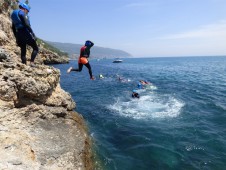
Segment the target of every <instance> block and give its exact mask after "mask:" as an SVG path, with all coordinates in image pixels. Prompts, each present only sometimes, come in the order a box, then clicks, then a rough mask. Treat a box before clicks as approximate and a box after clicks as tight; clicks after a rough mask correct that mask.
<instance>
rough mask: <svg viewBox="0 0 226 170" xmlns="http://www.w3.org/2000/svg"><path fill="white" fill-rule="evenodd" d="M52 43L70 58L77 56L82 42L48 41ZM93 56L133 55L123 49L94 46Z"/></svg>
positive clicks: (123, 56)
mask: <svg viewBox="0 0 226 170" xmlns="http://www.w3.org/2000/svg"><path fill="white" fill-rule="evenodd" d="M46 42H47V43H49V44H50V45H52V46H54V47H56V48H58V49H60V50H61V51H62V52H66V53H68V55H69V57H70V58H77V57H78V55H79V52H80V48H81V47H82V44H72V43H59V42H50V41H46ZM91 56H92V57H94V58H127V57H132V55H131V54H129V53H127V52H125V51H123V50H116V49H111V48H103V47H97V46H94V47H93V48H92V52H91Z"/></svg>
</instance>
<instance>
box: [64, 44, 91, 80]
mask: <svg viewBox="0 0 226 170" xmlns="http://www.w3.org/2000/svg"><path fill="white" fill-rule="evenodd" d="M93 45H94V43H93V42H92V41H90V40H87V41H86V42H85V45H84V46H83V47H82V48H81V50H80V57H79V59H78V68H76V69H75V68H73V67H70V68H69V69H68V70H67V73H70V72H71V71H78V72H80V71H82V68H83V65H85V66H86V67H87V68H88V70H89V75H90V79H91V80H94V77H93V74H92V69H91V66H90V64H89V61H88V58H89V55H90V49H91V47H92V46H93Z"/></svg>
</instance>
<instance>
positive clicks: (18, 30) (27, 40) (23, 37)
mask: <svg viewBox="0 0 226 170" xmlns="http://www.w3.org/2000/svg"><path fill="white" fill-rule="evenodd" d="M16 11H17V12H16ZM13 15H14V16H13ZM15 15H17V16H18V19H17V18H16V17H17V16H15ZM11 18H12V29H13V33H14V35H15V37H16V42H17V45H18V46H19V47H20V49H21V60H22V63H24V64H26V63H27V59H26V46H27V45H29V46H31V47H32V49H33V51H32V54H31V62H34V60H35V57H36V56H37V54H38V46H37V43H36V40H35V39H36V38H35V34H34V32H33V30H32V29H31V26H30V21H29V18H28V16H27V15H26V14H25V12H24V11H22V10H15V12H13V13H12V16H11ZM14 18H16V21H15V19H14ZM18 21H19V22H20V23H19V26H18Z"/></svg>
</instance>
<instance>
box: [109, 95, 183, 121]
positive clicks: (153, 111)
mask: <svg viewBox="0 0 226 170" xmlns="http://www.w3.org/2000/svg"><path fill="white" fill-rule="evenodd" d="M123 100H124V101H123ZM183 106H184V104H183V102H181V101H179V100H177V99H176V98H174V97H172V96H169V95H163V96H160V95H158V94H155V93H150V94H146V95H143V96H141V97H140V99H131V100H129V101H125V98H118V99H117V101H116V102H115V103H114V104H112V105H110V106H109V108H110V109H111V110H113V111H116V112H117V113H119V114H120V115H121V116H125V117H130V118H134V119H148V118H169V117H171V118H173V117H177V116H178V115H179V114H180V111H181V108H182V107H183Z"/></svg>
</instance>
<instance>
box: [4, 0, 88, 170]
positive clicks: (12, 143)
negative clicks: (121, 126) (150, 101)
mask: <svg viewBox="0 0 226 170" xmlns="http://www.w3.org/2000/svg"><path fill="white" fill-rule="evenodd" d="M10 3H11V1H5V0H4V1H3V0H0V5H1V10H0V143H1V145H0V169H12V170H16V169H23V170H24V169H27V170H28V169H29V170H30V169H37V170H39V169H48V170H49V169H54V170H58V169H59V170H60V169H62V170H63V169H73V170H74V169H92V162H91V149H90V145H89V143H90V142H89V136H88V135H87V129H86V126H85V124H84V120H83V118H82V116H81V115H79V114H78V113H76V112H75V111H73V110H74V108H75V107H76V104H75V102H74V101H73V100H72V97H71V95H70V94H69V93H67V92H65V91H64V90H62V89H61V87H60V84H59V82H60V71H59V70H58V69H56V68H54V67H51V66H46V65H44V64H43V63H45V62H44V60H43V58H48V57H49V56H48V55H47V53H48V52H49V51H48V50H41V51H42V52H41V55H43V56H42V57H41V56H40V54H39V56H37V60H36V63H38V64H37V66H36V67H30V66H27V65H24V64H22V63H21V62H20V57H19V55H20V50H19V48H18V47H17V46H16V43H15V39H14V37H13V33H12V31H11V21H10V19H9V13H10V7H11V5H12V4H10ZM3 7H4V8H3ZM43 51H44V52H43ZM50 53H51V52H50ZM48 54H49V53H48ZM28 55H29V54H28ZM49 58H51V57H49Z"/></svg>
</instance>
